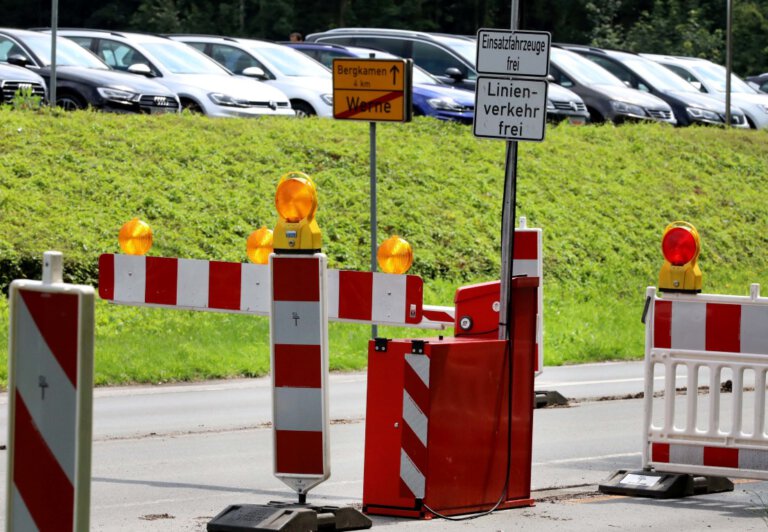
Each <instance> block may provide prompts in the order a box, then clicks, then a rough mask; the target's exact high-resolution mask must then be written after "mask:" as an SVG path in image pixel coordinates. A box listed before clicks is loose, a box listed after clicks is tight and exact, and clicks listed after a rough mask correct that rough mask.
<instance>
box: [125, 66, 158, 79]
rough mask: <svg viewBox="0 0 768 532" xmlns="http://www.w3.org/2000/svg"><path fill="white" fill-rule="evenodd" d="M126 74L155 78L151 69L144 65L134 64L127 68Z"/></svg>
mask: <svg viewBox="0 0 768 532" xmlns="http://www.w3.org/2000/svg"><path fill="white" fill-rule="evenodd" d="M128 72H130V73H131V74H139V75H140V76H147V77H148V78H153V77H155V75H154V74H153V73H152V69H151V68H149V65H145V64H144V63H135V64H133V65H131V66H129V67H128Z"/></svg>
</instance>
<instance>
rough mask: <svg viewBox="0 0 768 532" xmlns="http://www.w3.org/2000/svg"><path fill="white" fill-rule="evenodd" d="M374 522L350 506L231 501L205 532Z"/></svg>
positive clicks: (290, 531)
mask: <svg viewBox="0 0 768 532" xmlns="http://www.w3.org/2000/svg"><path fill="white" fill-rule="evenodd" d="M372 525H373V522H372V521H371V520H370V519H369V518H367V517H366V516H364V515H363V514H362V513H360V512H359V511H358V510H355V509H354V508H351V507H337V506H311V505H301V504H290V503H281V502H270V503H269V504H265V505H260V504H233V505H230V506H227V507H226V508H225V509H224V510H223V511H221V512H220V513H219V514H218V515H217V516H216V517H214V518H213V519H211V521H209V522H208V526H207V527H206V530H207V531H208V532H239V531H245V530H247V531H249V532H253V531H259V530H271V531H274V530H280V531H284V532H306V531H312V532H314V531H317V530H323V531H325V530H329V531H330V530H338V531H342V530H362V529H366V528H371V526H372Z"/></svg>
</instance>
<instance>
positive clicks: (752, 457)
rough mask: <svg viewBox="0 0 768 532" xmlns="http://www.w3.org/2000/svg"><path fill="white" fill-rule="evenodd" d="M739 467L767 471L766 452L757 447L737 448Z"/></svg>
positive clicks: (767, 459)
mask: <svg viewBox="0 0 768 532" xmlns="http://www.w3.org/2000/svg"><path fill="white" fill-rule="evenodd" d="M739 469H754V470H756V471H768V452H766V451H758V450H757V449H739Z"/></svg>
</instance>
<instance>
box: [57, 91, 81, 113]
mask: <svg viewBox="0 0 768 532" xmlns="http://www.w3.org/2000/svg"><path fill="white" fill-rule="evenodd" d="M56 105H57V106H59V107H61V108H62V109H64V110H65V111H78V110H80V109H85V108H86V107H87V106H88V105H87V104H86V103H85V100H84V99H83V98H82V97H81V96H78V95H77V94H74V93H70V92H65V93H64V94H59V95H57V96H56Z"/></svg>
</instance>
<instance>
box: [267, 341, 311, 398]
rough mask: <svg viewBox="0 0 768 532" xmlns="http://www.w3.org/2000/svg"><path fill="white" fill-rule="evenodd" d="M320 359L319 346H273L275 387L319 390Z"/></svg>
mask: <svg viewBox="0 0 768 532" xmlns="http://www.w3.org/2000/svg"><path fill="white" fill-rule="evenodd" d="M321 357H322V354H321V352H320V346H319V345H288V344H275V367H274V368H273V375H274V378H275V386H276V387H281V386H292V387H295V388H320V386H321V376H322V370H321V364H320V363H321Z"/></svg>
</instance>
